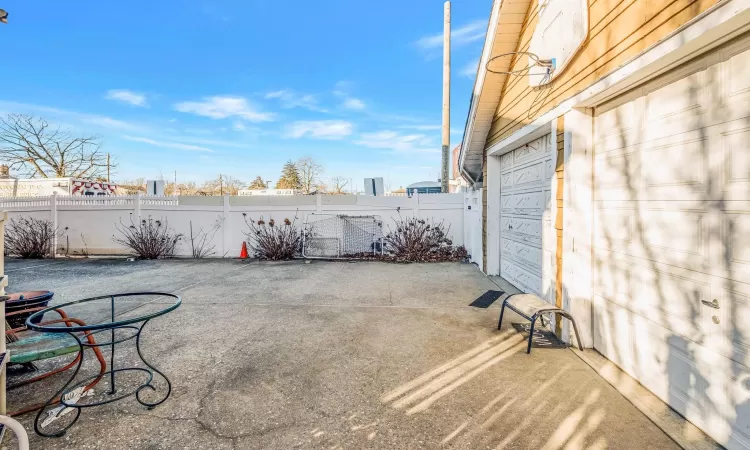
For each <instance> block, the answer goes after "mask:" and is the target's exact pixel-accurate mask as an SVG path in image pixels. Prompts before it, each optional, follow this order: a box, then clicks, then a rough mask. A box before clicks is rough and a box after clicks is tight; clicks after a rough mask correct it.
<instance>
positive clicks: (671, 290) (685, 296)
mask: <svg viewBox="0 0 750 450" xmlns="http://www.w3.org/2000/svg"><path fill="white" fill-rule="evenodd" d="M596 262H597V264H598V270H597V276H596V279H595V282H594V292H595V293H596V295H597V296H599V297H601V298H603V299H606V300H607V301H609V302H611V303H613V304H616V305H618V306H620V307H622V308H625V309H627V310H629V311H631V312H632V313H634V314H637V315H641V316H643V317H646V318H648V319H649V320H651V321H653V322H655V323H658V324H660V325H661V326H663V327H664V328H666V329H668V330H670V331H672V332H674V333H677V334H680V335H684V336H689V340H691V341H694V342H697V343H701V344H702V343H705V342H706V341H707V339H708V338H710V337H711V333H712V332H713V328H711V326H710V324H708V320H710V317H709V316H707V314H708V313H707V312H706V311H705V308H704V307H703V306H702V303H701V302H702V301H704V300H705V301H711V299H713V298H714V297H713V296H712V287H711V280H710V277H709V276H708V275H706V274H703V273H700V272H695V271H689V270H684V269H680V268H674V267H671V266H668V265H665V264H657V263H649V262H646V261H642V260H636V259H635V258H629V257H622V256H620V255H616V254H611V253H610V254H606V253H605V252H599V253H597V255H596Z"/></svg>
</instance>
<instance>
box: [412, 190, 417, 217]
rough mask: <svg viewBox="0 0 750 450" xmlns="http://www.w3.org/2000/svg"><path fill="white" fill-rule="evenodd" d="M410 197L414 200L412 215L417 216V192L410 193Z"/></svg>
mask: <svg viewBox="0 0 750 450" xmlns="http://www.w3.org/2000/svg"><path fill="white" fill-rule="evenodd" d="M411 198H412V199H413V200H414V217H415V218H418V217H419V192H416V191H415V192H414V193H413V194H412V195H411Z"/></svg>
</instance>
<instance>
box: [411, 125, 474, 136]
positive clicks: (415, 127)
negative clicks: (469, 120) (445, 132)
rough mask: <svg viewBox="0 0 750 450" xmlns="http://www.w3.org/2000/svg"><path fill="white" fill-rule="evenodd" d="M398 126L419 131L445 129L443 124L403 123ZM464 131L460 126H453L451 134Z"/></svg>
mask: <svg viewBox="0 0 750 450" xmlns="http://www.w3.org/2000/svg"><path fill="white" fill-rule="evenodd" d="M398 128H400V129H402V130H417V131H439V130H442V129H443V126H442V125H401V126H399V127H398ZM459 133H463V131H462V130H460V129H458V128H453V127H451V134H459Z"/></svg>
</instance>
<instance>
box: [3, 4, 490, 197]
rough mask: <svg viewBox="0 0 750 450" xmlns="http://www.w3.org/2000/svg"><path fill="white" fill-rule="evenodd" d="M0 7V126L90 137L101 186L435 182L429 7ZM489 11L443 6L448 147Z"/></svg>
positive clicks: (455, 138)
mask: <svg viewBox="0 0 750 450" xmlns="http://www.w3.org/2000/svg"><path fill="white" fill-rule="evenodd" d="M0 1H1V2H2V3H0V7H2V8H4V9H5V10H7V11H8V13H9V24H8V25H4V26H0V43H2V47H1V48H2V49H3V51H2V59H0V86H2V88H1V89H0V112H3V113H8V112H20V113H32V114H37V115H40V116H43V117H45V118H47V119H48V120H50V121H51V122H54V123H56V124H60V125H63V126H66V127H69V128H71V129H73V130H75V131H76V132H80V133H82V134H97V135H99V136H101V137H102V139H103V141H104V148H105V149H106V150H107V151H109V152H111V153H112V154H113V155H116V157H117V160H118V163H119V167H118V169H117V176H116V179H119V180H121V179H133V178H136V177H144V178H153V177H157V176H159V174H164V176H165V177H168V178H171V177H172V173H173V172H174V171H175V170H176V171H177V176H178V181H187V180H194V181H197V182H199V183H200V182H202V181H204V180H207V179H211V178H215V177H216V175H217V174H219V173H222V174H225V175H230V176H233V177H236V178H240V179H242V180H243V181H250V180H252V179H253V178H255V177H256V176H257V175H261V176H262V177H264V178H265V179H270V180H272V181H274V180H276V179H277V178H278V175H279V173H280V170H281V166H282V164H283V163H284V162H285V161H287V160H289V159H296V158H299V157H301V156H305V155H310V156H312V157H314V158H315V159H317V160H318V161H320V162H321V163H322V164H323V165H324V166H325V174H324V178H325V177H333V176H344V177H349V178H352V179H353V180H354V184H355V185H358V186H360V187H361V186H362V178H364V177H371V176H383V177H384V178H386V181H388V180H390V184H391V187H392V188H393V189H395V188H397V187H398V186H402V185H408V184H410V183H412V182H416V181H422V180H430V179H437V177H438V174H439V166H440V118H441V111H440V108H441V90H442V69H441V65H442V49H441V45H442V43H441V37H440V34H441V33H442V20H443V19H442V18H443V3H442V1H439V0H438V1H436V0H382V1H380V2H375V3H373V2H361V1H352V0H320V1H317V2H310V1H300V0H287V1H278V0H276V1H274V0H244V1H202V2H194V1H179V2H178V1H175V0H171V1H169V0H162V1H153V0H152V1H150V2H144V1H128V2H108V1H101V0H99V1H90V0H81V1H75V2H59V1H51V0H46V1H32V0H0ZM490 7H491V1H490V0H472V1H460V2H454V3H453V8H452V9H453V33H454V39H453V82H452V114H451V122H452V123H451V128H452V133H451V138H452V145H456V144H458V143H459V142H460V139H461V135H462V132H463V127H464V123H465V120H466V114H467V109H468V105H469V99H470V94H471V89H472V86H473V81H474V73H475V70H476V65H477V60H478V58H479V54H480V52H481V49H482V44H483V40H484V33H485V30H486V25H487V18H488V15H489V12H490Z"/></svg>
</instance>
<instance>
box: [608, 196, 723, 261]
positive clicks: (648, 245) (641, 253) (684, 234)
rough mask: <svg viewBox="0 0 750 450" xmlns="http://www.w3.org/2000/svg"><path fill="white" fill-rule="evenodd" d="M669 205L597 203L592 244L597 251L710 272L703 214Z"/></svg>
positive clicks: (707, 226) (706, 220) (707, 224)
mask: <svg viewBox="0 0 750 450" xmlns="http://www.w3.org/2000/svg"><path fill="white" fill-rule="evenodd" d="M670 203H671V202H640V203H638V202H621V203H614V204H610V202H598V203H597V204H596V208H595V211H596V219H595V223H594V243H595V245H596V247H597V249H598V250H603V251H611V252H616V253H618V254H621V255H629V256H633V257H637V258H642V259H645V260H652V261H655V262H660V263H664V264H671V265H675V266H679V267H684V268H687V269H690V270H695V271H698V272H709V271H711V266H712V263H711V260H710V253H709V236H710V229H711V227H710V223H711V222H710V220H709V213H708V212H707V211H699V210H695V209H689V206H690V204H691V203H690V202H685V203H684V205H685V206H686V208H685V209H677V207H674V206H673V207H671V208H670V207H669V205H670Z"/></svg>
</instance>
